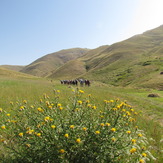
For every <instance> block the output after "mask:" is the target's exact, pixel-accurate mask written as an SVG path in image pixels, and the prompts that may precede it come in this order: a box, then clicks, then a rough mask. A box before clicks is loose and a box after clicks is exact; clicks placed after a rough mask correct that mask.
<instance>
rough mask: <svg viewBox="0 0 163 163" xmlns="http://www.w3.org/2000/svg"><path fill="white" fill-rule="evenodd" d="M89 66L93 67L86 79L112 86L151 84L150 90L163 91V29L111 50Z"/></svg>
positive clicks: (148, 32) (144, 34)
mask: <svg viewBox="0 0 163 163" xmlns="http://www.w3.org/2000/svg"><path fill="white" fill-rule="evenodd" d="M100 56H102V57H100ZM87 66H88V67H91V69H90V71H89V72H88V73H87V74H85V75H84V77H87V78H88V77H90V78H91V79H96V80H100V81H103V82H105V83H110V84H113V85H122V86H127V85H129V84H130V85H131V84H133V85H137V86H138V85H144V86H147V85H148V84H149V83H150V85H148V86H149V87H150V86H152V87H154V88H158V89H160V88H163V85H162V81H163V78H162V77H163V76H160V71H163V26H160V27H158V28H156V29H153V30H150V31H147V32H145V33H143V34H141V35H136V36H134V37H132V38H129V39H127V40H125V41H122V42H119V43H116V44H113V45H111V46H109V47H108V48H106V49H105V50H104V51H103V52H102V53H100V54H99V59H98V60H97V59H95V58H94V59H92V60H91V62H90V61H88V62H87ZM158 76H159V77H158ZM153 78H155V79H156V78H157V79H158V80H157V82H154V80H153ZM152 81H153V82H152ZM147 83H148V84H147Z"/></svg>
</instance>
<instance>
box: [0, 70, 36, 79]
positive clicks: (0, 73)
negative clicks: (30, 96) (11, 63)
mask: <svg viewBox="0 0 163 163" xmlns="http://www.w3.org/2000/svg"><path fill="white" fill-rule="evenodd" d="M6 77H7V78H36V77H35V76H32V75H29V74H25V73H21V72H17V71H13V70H8V69H5V68H0V78H6Z"/></svg>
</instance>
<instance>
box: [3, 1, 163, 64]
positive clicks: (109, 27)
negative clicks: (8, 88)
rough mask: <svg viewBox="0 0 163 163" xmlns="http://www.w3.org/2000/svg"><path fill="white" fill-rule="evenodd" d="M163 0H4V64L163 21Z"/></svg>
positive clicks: (116, 37) (101, 41)
mask: <svg viewBox="0 0 163 163" xmlns="http://www.w3.org/2000/svg"><path fill="white" fill-rule="evenodd" d="M162 6H163V0H0V65H2V64H11V65H27V64H29V63H31V62H32V61H34V60H36V59H38V58H40V57H42V56H44V55H46V54H48V53H52V52H56V51H59V50H61V49H68V48H75V47H81V48H90V49H93V48H97V47H99V46H101V45H111V44H113V43H115V42H119V41H122V40H125V39H127V38H129V37H131V36H133V35H135V34H140V33H142V32H144V31H146V30H150V29H153V28H156V27H158V26H160V25H162V24H163V9H162Z"/></svg>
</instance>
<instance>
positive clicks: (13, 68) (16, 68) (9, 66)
mask: <svg viewBox="0 0 163 163" xmlns="http://www.w3.org/2000/svg"><path fill="white" fill-rule="evenodd" d="M0 67H2V68H6V69H9V70H14V71H18V72H19V71H21V70H22V69H23V68H24V67H25V66H17V65H2V66H0Z"/></svg>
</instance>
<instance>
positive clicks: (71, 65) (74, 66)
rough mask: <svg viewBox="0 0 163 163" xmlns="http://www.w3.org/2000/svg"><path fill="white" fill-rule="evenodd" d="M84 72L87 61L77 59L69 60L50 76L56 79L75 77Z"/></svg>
mask: <svg viewBox="0 0 163 163" xmlns="http://www.w3.org/2000/svg"><path fill="white" fill-rule="evenodd" d="M84 73H86V68H85V63H84V62H82V61H81V60H79V59H77V60H72V61H69V62H67V63H66V64H64V65H63V66H62V67H60V68H58V69H57V70H56V71H55V72H52V74H51V75H49V76H48V77H49V78H55V79H75V78H76V77H77V76H80V75H81V74H84Z"/></svg>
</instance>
